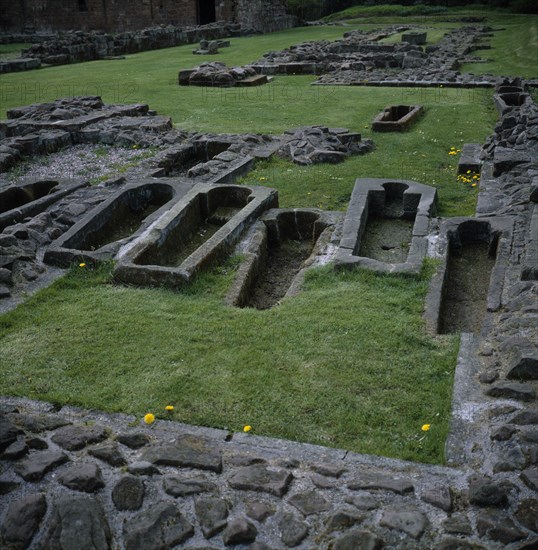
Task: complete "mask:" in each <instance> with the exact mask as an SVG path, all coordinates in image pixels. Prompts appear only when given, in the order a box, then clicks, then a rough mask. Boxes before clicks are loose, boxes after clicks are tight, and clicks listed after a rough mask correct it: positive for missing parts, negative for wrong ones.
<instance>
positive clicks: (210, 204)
mask: <svg viewBox="0 0 538 550" xmlns="http://www.w3.org/2000/svg"><path fill="white" fill-rule="evenodd" d="M251 193H252V191H251V190H250V189H248V188H246V187H245V188H242V187H237V186H220V187H216V188H214V189H210V190H209V191H208V192H207V193H199V194H197V195H196V196H195V198H194V199H193V200H191V201H190V202H189V203H188V204H187V206H186V207H185V209H184V210H183V211H182V215H181V216H177V217H176V218H175V220H174V223H173V224H172V226H171V227H169V230H168V231H167V232H166V234H165V235H163V237H164V238H163V239H160V240H159V241H157V242H153V243H152V244H151V245H150V246H148V247H147V248H146V249H145V250H144V252H143V253H142V254H140V256H138V257H137V258H136V259H135V261H134V263H135V264H137V265H159V266H168V267H177V266H179V265H181V264H182V263H183V262H184V261H185V260H186V259H187V258H188V257H189V256H190V255H191V254H193V253H194V252H195V251H196V250H197V249H198V248H200V247H201V246H202V245H203V244H204V243H205V242H206V241H208V240H209V239H210V238H211V237H212V236H213V235H215V233H217V231H218V230H219V229H220V228H221V227H223V226H224V225H225V224H226V223H228V222H229V221H230V220H231V219H232V218H233V217H234V216H235V215H236V214H237V213H238V212H240V211H241V210H242V209H243V208H244V207H245V206H246V205H247V204H248V202H249V197H250V195H251Z"/></svg>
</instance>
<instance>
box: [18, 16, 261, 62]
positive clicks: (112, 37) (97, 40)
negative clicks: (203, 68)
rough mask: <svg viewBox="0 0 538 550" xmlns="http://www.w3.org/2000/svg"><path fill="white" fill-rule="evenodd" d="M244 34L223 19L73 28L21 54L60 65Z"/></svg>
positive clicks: (239, 27)
mask: <svg viewBox="0 0 538 550" xmlns="http://www.w3.org/2000/svg"><path fill="white" fill-rule="evenodd" d="M250 32H252V31H250ZM243 34H248V31H242V30H241V26H240V25H238V24H234V23H226V22H221V23H211V24H209V25H202V26H199V27H174V26H168V27H152V28H148V29H143V30H141V31H128V32H123V33H119V34H107V33H103V32H84V31H74V32H66V33H60V34H59V35H58V36H57V37H56V38H54V39H52V40H47V41H45V42H42V43H40V44H36V45H34V46H32V47H31V48H28V49H26V50H23V51H22V55H23V57H31V58H36V59H39V60H41V62H42V63H46V64H50V65H63V64H66V63H77V62H79V61H93V60H95V59H104V58H106V57H113V56H118V55H124V54H129V53H138V52H143V51H147V50H158V49H161V48H169V47H172V46H180V45H182V44H194V43H196V42H200V40H216V39H220V38H227V37H230V36H241V35H243Z"/></svg>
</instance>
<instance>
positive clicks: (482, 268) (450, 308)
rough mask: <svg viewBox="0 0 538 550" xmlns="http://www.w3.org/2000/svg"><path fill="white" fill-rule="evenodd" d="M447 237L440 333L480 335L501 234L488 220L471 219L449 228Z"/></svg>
mask: <svg viewBox="0 0 538 550" xmlns="http://www.w3.org/2000/svg"><path fill="white" fill-rule="evenodd" d="M447 239H448V249H447V255H448V257H447V265H446V273H445V277H444V284H443V291H442V302H441V309H440V322H439V332H440V333H441V334H452V333H458V332H469V333H475V334H478V333H480V330H481V328H482V325H483V322H484V318H485V315H486V312H487V309H488V308H487V302H488V292H489V288H490V278H491V272H492V269H493V267H494V265H495V260H496V257H497V248H498V244H499V234H498V233H497V232H493V231H492V228H491V225H490V224H489V223H488V222H484V221H475V220H468V221H465V222H463V223H461V224H460V225H458V226H457V228H456V229H455V230H454V231H449V232H448V233H447Z"/></svg>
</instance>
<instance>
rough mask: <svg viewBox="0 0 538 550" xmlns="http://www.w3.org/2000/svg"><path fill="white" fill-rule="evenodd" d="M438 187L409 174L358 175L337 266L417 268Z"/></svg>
mask: <svg viewBox="0 0 538 550" xmlns="http://www.w3.org/2000/svg"><path fill="white" fill-rule="evenodd" d="M436 204H437V191H436V189H435V188H433V187H429V186H427V185H423V184H420V183H416V182H414V181H405V180H385V179H376V178H365V179H357V180H356V182H355V187H354V188H353V193H352V195H351V201H350V203H349V206H348V209H347V212H346V217H345V220H344V226H343V230H342V238H341V240H340V245H339V247H338V250H337V252H336V258H335V266H336V267H337V268H341V267H353V266H360V267H363V268H366V269H372V270H374V271H379V272H391V273H393V272H402V273H403V272H405V273H418V272H419V271H420V269H421V266H422V261H423V259H424V257H425V255H426V252H427V238H426V237H427V234H428V230H429V225H430V218H431V215H432V214H433V213H434V212H435V209H436Z"/></svg>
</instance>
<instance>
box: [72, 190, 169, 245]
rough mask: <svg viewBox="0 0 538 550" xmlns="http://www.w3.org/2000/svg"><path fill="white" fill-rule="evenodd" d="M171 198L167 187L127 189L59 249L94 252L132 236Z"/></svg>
mask: <svg viewBox="0 0 538 550" xmlns="http://www.w3.org/2000/svg"><path fill="white" fill-rule="evenodd" d="M173 197H174V189H173V188H172V187H170V186H169V185H162V184H157V183H155V184H148V185H142V186H139V187H134V188H131V189H128V190H127V191H126V192H125V193H122V194H121V195H120V196H119V197H118V198H117V199H116V200H115V201H114V202H113V203H112V204H111V205H110V206H109V208H107V209H106V210H104V211H101V212H99V214H98V215H97V216H96V218H95V219H94V221H93V223H92V224H90V225H89V227H85V228H84V229H83V230H81V231H79V232H78V233H77V234H76V235H74V236H73V237H71V238H70V239H68V240H67V241H66V242H65V243H64V244H63V246H64V247H65V248H73V249H77V250H84V251H90V250H98V249H99V248H102V247H104V246H106V245H107V244H109V243H112V242H116V241H120V240H122V239H124V238H126V237H128V236H130V235H132V234H133V233H135V232H136V231H137V230H138V229H139V227H140V225H141V224H142V222H143V220H144V219H146V218H147V217H148V216H150V215H151V214H153V212H155V211H157V210H158V209H159V208H160V207H161V206H163V205H164V204H166V203H167V202H168V201H170V200H171V199H172V198H173Z"/></svg>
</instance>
